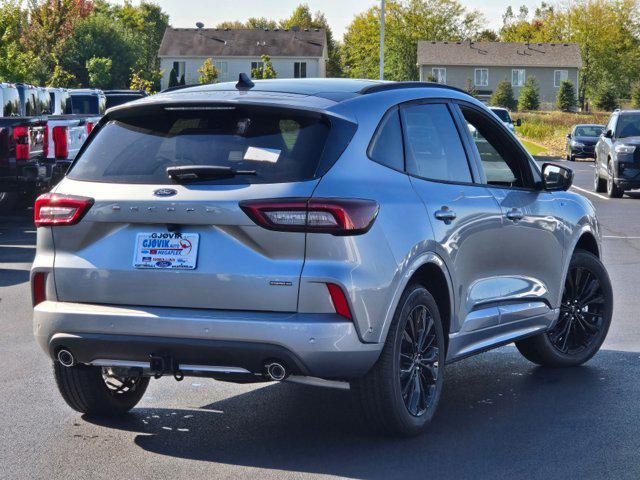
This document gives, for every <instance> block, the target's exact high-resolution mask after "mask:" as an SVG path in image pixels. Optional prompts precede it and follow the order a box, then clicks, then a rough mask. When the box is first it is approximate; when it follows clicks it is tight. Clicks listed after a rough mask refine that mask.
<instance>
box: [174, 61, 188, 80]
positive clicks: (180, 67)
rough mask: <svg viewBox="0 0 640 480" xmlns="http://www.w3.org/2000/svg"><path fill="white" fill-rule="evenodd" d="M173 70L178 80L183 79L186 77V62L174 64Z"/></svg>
mask: <svg viewBox="0 0 640 480" xmlns="http://www.w3.org/2000/svg"><path fill="white" fill-rule="evenodd" d="M173 69H174V70H175V71H176V74H177V75H178V80H180V77H182V75H184V73H185V70H186V64H185V62H173Z"/></svg>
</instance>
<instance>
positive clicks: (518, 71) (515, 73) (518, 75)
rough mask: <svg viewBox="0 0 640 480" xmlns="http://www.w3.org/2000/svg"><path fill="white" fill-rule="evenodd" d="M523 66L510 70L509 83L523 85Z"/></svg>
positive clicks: (516, 85)
mask: <svg viewBox="0 0 640 480" xmlns="http://www.w3.org/2000/svg"><path fill="white" fill-rule="evenodd" d="M524 76H525V71H524V68H514V69H513V70H511V85H513V86H514V87H522V86H524Z"/></svg>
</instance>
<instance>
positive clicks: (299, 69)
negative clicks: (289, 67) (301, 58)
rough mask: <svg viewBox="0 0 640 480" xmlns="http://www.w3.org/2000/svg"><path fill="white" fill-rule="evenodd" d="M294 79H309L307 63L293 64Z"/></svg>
mask: <svg viewBox="0 0 640 480" xmlns="http://www.w3.org/2000/svg"><path fill="white" fill-rule="evenodd" d="M293 78H307V62H295V63H294V64H293Z"/></svg>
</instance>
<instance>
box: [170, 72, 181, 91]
mask: <svg viewBox="0 0 640 480" xmlns="http://www.w3.org/2000/svg"><path fill="white" fill-rule="evenodd" d="M179 82H180V81H179V80H178V72H176V69H175V68H172V69H171V71H170V72H169V87H170V88H171V87H177V86H178V85H179V84H180V83H179Z"/></svg>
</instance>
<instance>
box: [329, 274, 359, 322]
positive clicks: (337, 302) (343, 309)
mask: <svg viewBox="0 0 640 480" xmlns="http://www.w3.org/2000/svg"><path fill="white" fill-rule="evenodd" d="M327 288H328V289H329V295H331V301H332V302H333V308H335V309H336V313H337V314H338V315H342V316H343V317H345V318H348V319H349V320H352V319H353V316H352V315H351V309H350V308H349V302H347V297H346V296H345V294H344V292H343V291H342V288H340V286H339V285H336V284H335V283H327Z"/></svg>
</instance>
